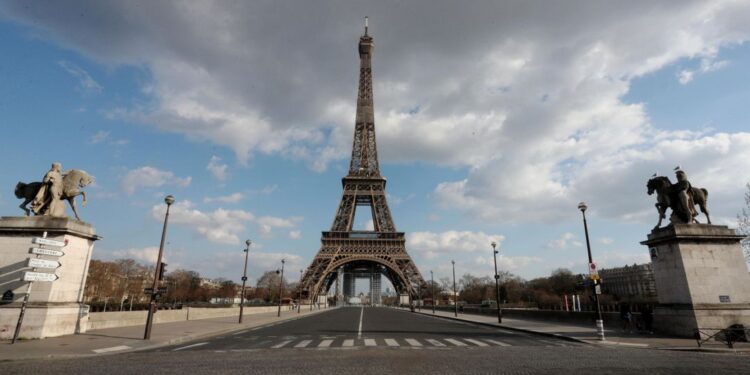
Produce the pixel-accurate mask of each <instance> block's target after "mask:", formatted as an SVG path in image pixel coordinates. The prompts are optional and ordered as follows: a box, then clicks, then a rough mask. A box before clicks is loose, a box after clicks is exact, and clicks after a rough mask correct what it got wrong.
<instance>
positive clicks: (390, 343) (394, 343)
mask: <svg viewBox="0 0 750 375" xmlns="http://www.w3.org/2000/svg"><path fill="white" fill-rule="evenodd" d="M385 344H386V345H388V346H399V345H398V341H396V340H394V339H385Z"/></svg>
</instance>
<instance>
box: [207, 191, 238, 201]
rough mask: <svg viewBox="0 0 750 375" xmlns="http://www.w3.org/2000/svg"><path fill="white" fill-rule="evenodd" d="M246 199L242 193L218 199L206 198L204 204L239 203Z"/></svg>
mask: <svg viewBox="0 0 750 375" xmlns="http://www.w3.org/2000/svg"><path fill="white" fill-rule="evenodd" d="M243 199H245V195H244V194H242V193H232V194H229V195H222V196H218V197H205V198H203V203H214V202H220V203H237V202H239V201H241V200H243Z"/></svg>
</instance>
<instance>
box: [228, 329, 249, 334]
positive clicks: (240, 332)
mask: <svg viewBox="0 0 750 375" xmlns="http://www.w3.org/2000/svg"><path fill="white" fill-rule="evenodd" d="M246 332H247V330H244V331H239V332H235V333H233V334H232V335H241V334H243V333H246Z"/></svg>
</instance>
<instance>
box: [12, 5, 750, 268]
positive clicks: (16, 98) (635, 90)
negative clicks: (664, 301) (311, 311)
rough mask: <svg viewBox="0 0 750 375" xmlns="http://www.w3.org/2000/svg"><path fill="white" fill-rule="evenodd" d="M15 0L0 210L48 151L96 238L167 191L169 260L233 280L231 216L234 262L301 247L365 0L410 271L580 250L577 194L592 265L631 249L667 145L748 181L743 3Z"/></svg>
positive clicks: (345, 150)
mask: <svg viewBox="0 0 750 375" xmlns="http://www.w3.org/2000/svg"><path fill="white" fill-rule="evenodd" d="M19 4H21V3H15V2H9V3H7V4H6V6H4V7H3V9H2V10H0V36H1V37H2V40H3V43H0V56H3V58H2V59H0V81H2V82H3V84H2V85H1V86H0V131H1V132H2V135H3V140H4V142H3V148H2V150H3V158H4V160H5V161H6V163H5V166H4V168H2V170H0V186H5V187H6V188H5V189H3V190H2V191H0V212H1V213H2V215H4V216H8V215H17V214H20V213H21V211H20V210H19V209H17V207H16V206H17V204H18V203H19V202H17V201H16V199H15V197H14V196H13V195H12V188H13V186H15V183H16V182H17V181H32V180H38V179H40V178H41V176H42V175H43V174H44V173H45V172H46V171H47V169H48V168H49V164H50V163H51V162H53V161H60V162H62V164H63V167H64V168H65V169H69V168H77V169H84V170H86V171H88V172H89V173H91V174H92V175H94V176H95V177H96V183H95V185H94V186H91V187H89V188H88V191H89V193H90V205H89V206H87V207H85V208H83V209H82V210H81V213H82V216H83V219H84V220H85V221H87V222H90V223H92V224H93V225H94V226H95V227H96V229H97V231H98V233H99V234H100V235H102V236H103V237H104V239H103V240H102V241H100V242H98V243H97V244H96V248H95V256H96V257H99V258H104V259H113V258H117V257H134V258H137V259H139V260H141V261H144V262H147V261H153V258H155V256H156V254H155V249H156V246H157V245H158V240H159V233H160V229H161V227H160V220H161V219H160V218H161V215H162V211H160V210H161V209H162V206H163V205H162V204H161V202H162V199H163V196H164V195H165V194H173V195H175V197H176V198H177V200H178V203H177V204H176V205H175V207H174V210H175V211H174V215H173V223H172V225H171V226H170V232H169V246H168V249H167V262H168V263H170V265H171V267H172V268H174V267H185V268H189V269H194V270H197V271H199V272H200V273H201V274H202V275H205V276H208V277H227V278H232V279H235V280H237V279H239V276H240V274H241V273H240V270H239V268H238V267H239V266H240V265H241V263H240V260H241V256H242V253H241V249H242V247H243V245H242V243H244V239H245V238H251V239H253V241H254V246H253V253H252V255H251V264H252V266H251V276H253V277H255V276H257V275H258V273H259V272H262V271H263V270H269V269H273V268H276V267H277V264H278V261H279V260H280V259H281V258H286V259H288V260H290V267H291V269H294V270H296V271H298V270H299V269H300V268H304V267H306V266H307V265H308V263H309V261H310V260H311V259H312V257H313V256H314V254H315V252H316V251H317V249H318V247H319V240H320V231H322V230H327V229H328V228H329V227H330V224H331V221H332V218H333V215H334V212H335V209H336V207H337V204H338V200H339V198H340V194H341V182H340V178H341V177H343V176H344V175H345V174H346V169H347V167H348V157H349V153H350V147H351V137H352V131H353V124H354V106H355V100H354V99H355V94H356V85H357V73H358V72H357V68H358V57H357V54H356V49H355V48H356V43H357V39H358V36H359V35H360V33H361V31H362V30H361V16H362V15H365V14H368V15H370V16H371V33H372V35H373V36H374V37H375V44H376V52H375V55H374V79H375V106H376V109H377V112H376V129H377V132H378V146H379V150H378V151H379V155H380V158H381V170H382V173H383V174H384V175H385V176H386V177H387V178H388V186H387V190H388V193H389V194H390V196H389V203H390V206H391V210H392V212H393V215H394V219H395V222H396V226H397V228H398V229H399V230H400V231H405V232H406V233H407V238H408V242H407V248H408V250H409V251H410V254H411V255H412V257H413V258H414V259H415V261H416V263H417V265H418V267H419V268H420V270H421V271H422V273H423V276H425V277H429V271H430V270H435V273H436V278H439V277H443V276H448V275H449V272H450V260H451V259H456V261H457V266H458V274H461V273H463V272H472V273H474V274H477V275H488V274H490V273H491V272H492V263H491V250H490V246H489V242H490V241H491V240H493V239H494V240H498V241H500V242H501V252H502V255H503V257H502V258H501V261H500V265H501V268H503V269H506V270H510V271H511V272H513V273H515V274H518V275H520V276H522V277H524V278H533V277H537V276H543V275H546V274H548V273H549V272H550V271H551V270H553V269H555V268H558V267H567V268H571V269H573V270H574V271H577V272H583V271H584V270H585V260H586V258H585V256H586V251H585V245H584V244H583V241H584V240H583V233H582V232H583V231H582V226H581V221H580V213H579V212H578V211H577V210H576V205H577V203H578V202H579V201H581V200H586V201H587V202H588V203H589V205H590V207H591V209H590V213H589V224H590V231H591V236H592V247H593V250H594V257H595V260H597V261H598V262H599V263H600V264H601V265H600V267H608V266H609V267H612V266H621V265H624V264H626V263H628V264H630V263H633V262H639V263H640V262H644V261H647V260H648V257H647V253H646V249H645V248H643V247H642V246H641V245H639V244H638V242H639V241H641V240H643V239H644V238H645V235H646V233H648V231H649V230H650V228H651V227H652V226H653V225H654V224H655V220H656V215H655V211H654V209H653V198H652V197H648V196H647V195H646V194H645V182H646V179H647V178H648V177H649V176H650V175H651V174H652V173H653V172H654V171H659V172H661V174H668V175H670V176H671V171H672V168H673V167H674V166H675V165H677V164H680V165H682V166H683V168H685V169H686V171H687V172H688V174H689V176H690V178H691V181H693V184H694V185H695V186H700V187H706V188H708V189H709V191H711V199H710V205H711V208H712V216H713V218H714V221H715V222H717V223H722V224H730V225H731V224H732V223H733V220H734V217H735V215H736V213H737V212H739V211H740V209H741V207H742V203H743V201H742V194H743V189H744V184H745V183H746V182H747V181H750V170H748V169H747V168H746V165H747V164H746V160H747V157H748V156H750V149H749V148H750V133H747V129H748V124H747V119H748V118H750V116H749V113H748V112H749V110H748V106H747V104H746V103H747V102H748V100H750V88H748V86H747V84H746V83H747V82H748V81H749V79H750V47H749V46H748V43H746V40H747V39H750V28H748V26H747V25H746V22H743V21H742V20H743V18H742V16H743V15H748V14H750V9H748V8H749V7H748V6H747V5H746V4H742V3H735V2H711V3H705V2H684V3H680V4H671V3H669V2H667V3H663V4H660V6H658V7H657V6H655V5H652V4H651V2H643V3H636V4H628V5H627V6H626V5H625V4H618V3H616V2H615V3H612V4H610V7H605V8H600V7H599V6H595V7H592V6H585V7H584V8H581V7H578V11H576V9H574V8H576V7H575V6H573V5H570V8H565V7H564V6H563V5H556V6H560V7H562V8H565V9H540V7H534V6H528V7H527V6H525V5H524V3H520V4H518V3H516V4H510V5H509V4H503V3H501V4H496V3H494V2H488V3H487V4H480V3H477V5H476V9H464V8H460V7H453V6H452V5H446V6H445V7H438V8H440V9H431V10H429V11H425V12H423V13H420V16H419V17H417V16H416V15H414V13H412V12H410V11H404V12H396V13H399V14H396V15H394V14H393V13H394V12H392V10H393V8H394V7H401V5H398V4H397V3H389V2H385V3H384V4H378V5H372V4H367V3H365V2H362V3H358V2H353V3H352V4H349V5H347V6H344V7H339V8H335V10H334V8H330V9H328V8H326V7H322V8H326V9H328V10H329V11H324V10H321V9H307V10H305V9H296V8H295V7H291V8H290V9H283V10H279V9H275V8H274V6H273V3H272V2H270V3H265V2H258V3H257V4H253V5H247V6H245V5H237V4H233V5H227V4H226V3H222V2H217V3H214V2H202V3H167V2H164V3H160V4H158V5H153V6H139V7H135V6H130V5H128V4H126V3H112V4H104V3H102V2H96V3H93V4H87V3H85V2H81V3H80V4H77V5H66V6H60V5H58V4H54V3H51V4H48V5H46V6H44V5H40V4H39V3H37V5H35V6H29V7H24V6H18V5H19ZM141 5H142V4H141ZM58 6H60V8H56V7H58ZM235 7H239V8H235ZM404 7H407V8H409V9H412V10H415V9H418V8H413V7H418V4H413V5H409V6H404ZM300 8H301V7H300ZM511 8H512V9H513V10H514V14H515V18H507V17H508V16H505V15H504V14H506V13H508V12H506V10H507V9H511ZM580 9H585V11H580ZM488 14H489V15H492V14H498V15H500V16H497V17H490V19H485V17H489V16H488ZM258 15H263V17H261V18H260V19H258V18H257V17H258ZM615 15H617V20H618V21H617V22H610V23H608V22H607V20H608V19H609V17H615ZM664 19H669V20H670V21H669V23H668V24H666V25H664V27H658V26H657V24H658V23H659V22H657V21H659V20H664ZM744 19H745V20H746V19H747V18H744ZM438 20H441V22H437V21H438ZM517 20H523V21H524V22H517ZM485 21H486V22H485ZM644 25H647V26H644ZM310 30H315V31H314V32H313V31H310ZM306 32H307V33H308V34H306ZM302 35H305V36H306V37H304V38H302V37H300V36H302ZM361 224H362V225H365V224H366V223H364V222H362V223H361Z"/></svg>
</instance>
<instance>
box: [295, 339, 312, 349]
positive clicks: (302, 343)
mask: <svg viewBox="0 0 750 375" xmlns="http://www.w3.org/2000/svg"><path fill="white" fill-rule="evenodd" d="M311 342H312V340H302V341H300V342H299V343H298V344H297V345H295V346H294V347H295V348H304V347H306V346H308V345H310V343H311Z"/></svg>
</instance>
